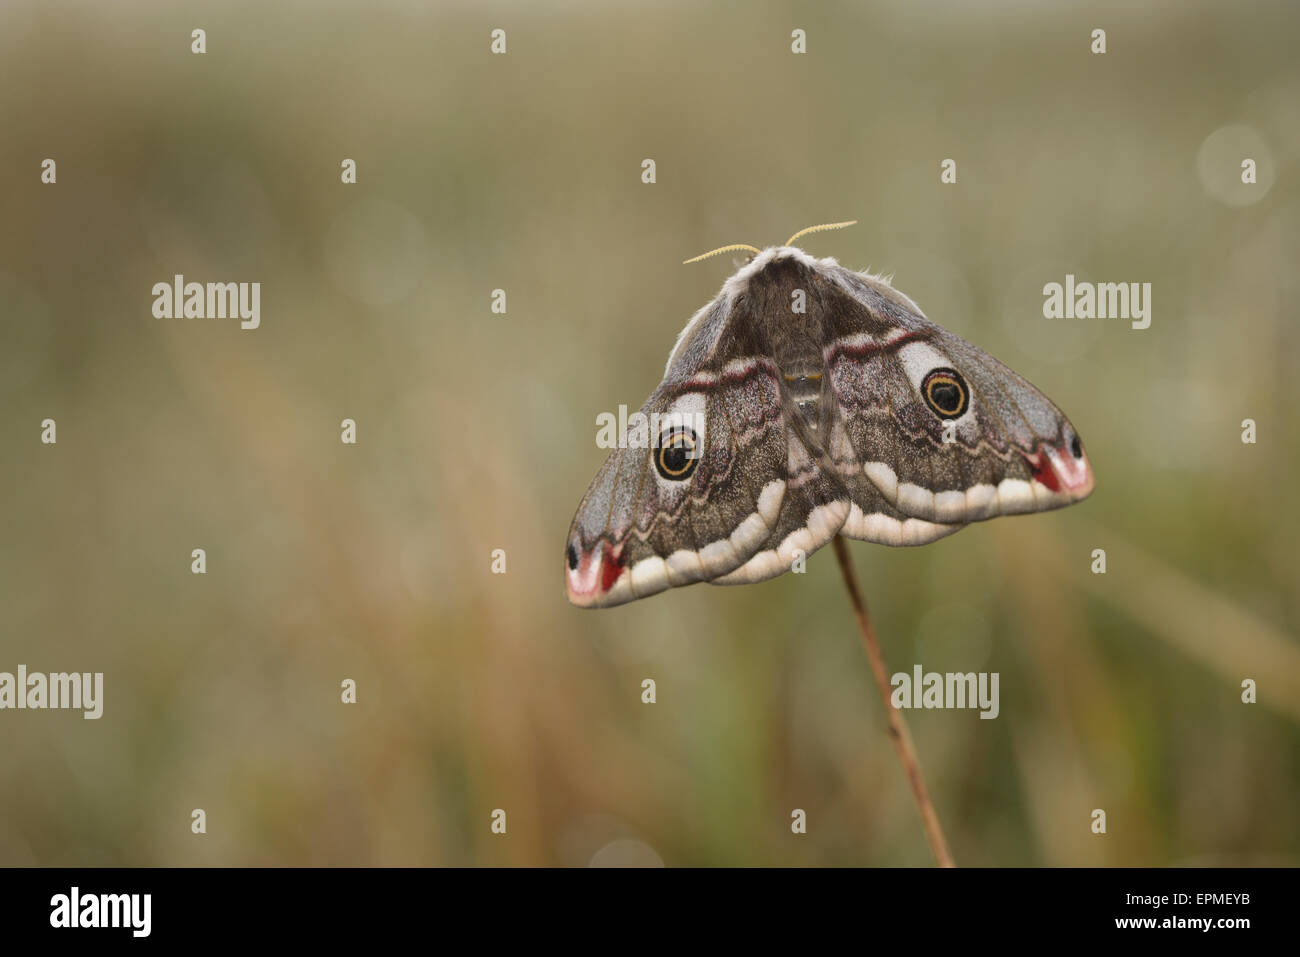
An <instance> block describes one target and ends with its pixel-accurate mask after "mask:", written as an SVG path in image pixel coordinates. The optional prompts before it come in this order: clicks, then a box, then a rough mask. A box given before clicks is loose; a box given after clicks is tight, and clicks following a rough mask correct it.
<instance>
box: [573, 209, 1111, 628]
mask: <svg viewBox="0 0 1300 957" xmlns="http://www.w3.org/2000/svg"><path fill="white" fill-rule="evenodd" d="M841 225H849V224H847V223H844V224H832V225H831V226H825V227H811V228H810V229H808V230H802V231H800V232H799V233H796V234H795V235H794V236H792V237H791V238H790V239H789V240H788V241H787V242H786V244H785V245H783V246H773V247H769V248H767V249H763V250H759V249H757V248H756V247H753V246H728V247H723V249H721V250H715V251H714V253H717V252H725V251H728V250H732V249H738V248H740V249H748V250H749V251H750V252H751V254H752V255H751V256H750V258H749V260H748V262H747V263H746V264H745V265H744V266H742V267H741V268H740V269H739V271H737V272H736V273H735V275H733V276H732V277H731V278H730V279H728V280H727V281H726V282H725V283H724V284H723V286H722V289H721V291H720V292H719V293H718V295H717V296H716V297H715V298H714V299H713V301H712V302H710V303H709V304H708V305H706V306H705V307H704V308H702V309H701V310H700V311H699V312H697V313H696V314H695V315H694V316H693V317H691V319H690V321H689V322H687V324H686V327H685V328H684V329H683V330H682V332H681V334H680V335H679V336H678V337H677V343H676V345H675V346H674V347H673V350H672V353H671V355H669V357H668V364H667V367H666V368H665V370H664V377H663V381H662V382H661V383H660V384H659V387H658V388H657V389H655V391H654V393H653V394H652V395H651V396H650V398H649V399H648V400H646V403H645V405H644V406H643V407H642V408H641V413H642V418H641V419H638V420H637V421H638V422H640V423H642V424H644V423H648V426H646V427H644V428H642V429H640V430H639V431H640V432H641V433H642V434H641V435H640V436H639V437H638V436H633V435H625V436H624V438H625V441H624V442H620V447H619V448H617V449H615V450H614V451H613V452H612V453H611V454H610V456H609V458H608V459H607V460H606V461H605V464H604V465H603V466H602V467H601V469H600V471H599V472H598V473H597V474H596V478H595V480H594V481H593V482H592V483H591V487H590V488H589V489H588V490H587V494H586V495H585V496H584V497H583V499H582V503H581V504H580V505H579V506H578V512H577V515H576V516H575V517H574V519H573V524H572V527H571V528H570V530H569V539H568V543H567V545H566V547H565V589H566V592H567V594H568V597H569V600H570V601H571V602H573V603H574V604H575V605H580V606H583V607H605V606H609V605H618V604H622V603H623V602H628V601H632V600H633V599H637V598H645V597H646V596H648V595H653V594H656V593H658V592H661V591H663V590H664V589H666V588H670V587H674V586H678V585H689V584H691V583H693V582H701V581H707V582H710V583H712V584H715V585H736V584H745V583H749V582H758V581H763V580H764V579H768V578H773V577H775V576H777V575H780V574H781V573H783V572H785V571H788V570H790V568H791V567H792V565H793V564H794V563H795V561H796V560H797V559H800V558H802V557H804V556H807V555H811V554H812V553H813V552H814V551H816V550H817V549H818V548H821V547H822V546H823V545H825V544H826V543H827V542H829V541H830V540H831V538H832V537H834V536H835V535H837V534H839V535H845V536H847V537H849V538H856V539H862V540H864V541H869V542H878V543H880V544H884V545H924V544H926V543H928V542H933V541H935V540H936V539H939V538H943V537H944V536H946V535H951V534H953V533H954V532H956V531H959V530H960V529H962V528H964V527H966V526H967V525H969V524H970V523H972V522H979V521H983V520H985V519H989V518H993V517H995V516H998V515H1014V514H1019V513H1025V512H1038V511H1044V510H1046V509H1052V508H1059V507H1061V506H1064V505H1069V504H1072V503H1073V502H1077V501H1079V500H1080V499H1083V498H1086V497H1087V496H1088V495H1089V494H1090V493H1091V492H1092V489H1093V484H1094V478H1093V473H1092V467H1091V465H1090V463H1089V461H1088V456H1087V454H1086V453H1085V452H1084V448H1083V443H1082V441H1081V440H1080V438H1079V433H1078V432H1077V431H1075V429H1074V427H1073V426H1072V425H1071V424H1070V422H1069V420H1068V419H1066V417H1065V416H1064V415H1063V414H1062V413H1061V410H1060V409H1058V408H1057V407H1056V406H1055V405H1053V404H1052V402H1051V400H1050V399H1048V398H1047V396H1045V395H1043V393H1041V392H1039V391H1038V390H1037V389H1036V388H1034V387H1033V386H1032V385H1030V384H1029V383H1028V382H1027V381H1026V380H1025V379H1023V378H1022V377H1021V376H1019V375H1017V374H1016V373H1015V372H1013V371H1012V370H1011V369H1009V368H1007V367H1006V366H1005V365H1003V364H1002V363H1001V362H999V361H998V360H997V359H995V358H993V357H992V356H990V355H989V354H988V353H986V352H983V351H981V350H980V349H977V348H976V347H975V346H973V345H971V344H970V343H969V342H967V341H966V340H965V339H962V338H960V337H959V336H956V335H954V334H953V333H951V332H948V331H947V330H946V329H943V328H940V327H939V326H937V325H935V324H934V323H933V322H931V321H930V320H929V319H927V318H926V316H925V314H924V313H923V312H922V311H921V309H920V307H918V306H917V305H916V303H914V302H913V301H912V300H911V299H909V298H908V297H907V296H905V295H903V294H902V293H901V292H899V291H898V290H897V289H895V288H893V286H892V285H891V284H890V282H889V281H887V280H885V279H883V278H881V277H879V276H872V275H868V274H866V273H860V272H854V271H853V270H850V269H847V268H845V267H844V266H841V265H840V264H839V263H838V262H836V261H835V260H834V259H829V258H827V259H817V258H814V257H812V256H810V255H809V254H808V253H806V252H804V251H803V250H801V249H798V248H796V247H795V246H793V245H792V243H793V242H794V241H795V240H796V239H798V238H799V237H800V236H802V235H804V234H805V233H807V232H810V231H816V230H819V229H826V228H836V227H838V226H841ZM714 253H706V254H705V255H706V256H708V255H713V254H714ZM702 258H704V257H697V259H702ZM688 261H691V262H693V261H695V260H688ZM633 418H635V417H633ZM629 431H630V430H629ZM638 438H639V440H638ZM623 445H626V446H627V447H622V446H623Z"/></svg>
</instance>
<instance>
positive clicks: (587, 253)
mask: <svg viewBox="0 0 1300 957" xmlns="http://www.w3.org/2000/svg"><path fill="white" fill-rule="evenodd" d="M197 27H201V28H203V29H205V30H206V31H207V44H208V52H207V53H206V54H205V55H202V56H196V55H193V54H191V53H190V31H191V30H193V29H194V28H197ZM497 27H500V28H503V29H505V30H506V32H507V42H508V53H507V54H506V55H505V56H492V55H490V54H489V52H488V47H489V32H490V30H492V29H493V28H497ZM1094 27H1101V28H1104V29H1105V30H1106V31H1107V42H1108V48H1109V52H1107V53H1106V54H1105V55H1104V56H1096V55H1093V54H1091V53H1090V52H1089V46H1090V40H1089V34H1090V31H1091V30H1092V29H1093V28H1094ZM1298 27H1300V9H1297V8H1296V7H1295V5H1294V4H1284V3H1276V4H1274V3H1262V2H1253V3H1245V4H1238V5H1231V6H1229V5H1223V4H1214V3H1209V2H1194V3H1184V2H1173V0H1166V2H1157V3H1151V4H1143V5H1141V8H1140V9H1134V8H1133V6H1132V5H1130V4H1124V3H1118V2H1116V3H1103V4H1097V5H1090V6H1084V5H1082V4H1051V5H1041V6H1039V5H1032V4H1025V3H1020V2H993V3H982V4H980V5H978V6H976V5H974V4H964V3H956V2H946V3H935V4H911V3H904V2H901V0H899V2H886V3H873V4H870V5H865V4H852V3H847V2H844V3H822V4H817V5H815V6H811V7H810V6H805V5H801V4H793V3H777V2H762V3H743V4H742V3H738V2H737V3H698V4H687V3H676V4H656V5H654V6H651V5H649V4H630V3H620V4H612V5H611V4H595V3H580V2H575V3H558V4H545V5H538V4H524V3H494V4H469V3H463V4H453V3H435V4H416V3H393V2H387V3H384V2H380V3H370V4H365V5H360V4H357V5H348V4H341V3H328V4H326V3H306V2H298V3H276V4H261V3H192V4H186V5H183V6H177V5H171V4H162V3H140V2H136V3H118V4H111V5H108V4H100V3H90V2H80V3H41V4H37V3H32V2H23V0H19V2H7V3H5V5H4V6H3V7H0V80H2V81H3V89H4V90H5V93H4V95H3V98H2V99H0V121H2V122H3V128H4V135H3V137H0V171H2V175H0V211H2V213H3V217H4V223H5V229H4V230H3V233H2V234H0V439H2V440H3V447H2V449H3V451H0V456H2V458H0V490H2V491H3V494H4V499H5V503H6V504H5V508H4V509H3V510H2V511H0V670H7V671H13V670H15V669H16V668H17V666H18V665H19V664H20V663H21V664H26V665H27V666H28V668H29V669H31V670H45V671H59V670H77V671H103V672H104V673H105V706H104V717H103V718H102V719H101V720H100V721H98V722H93V721H84V720H83V719H82V718H81V716H80V714H79V713H76V712H48V711H47V712H31V711H24V712H16V711H7V712H4V713H0V754H3V760H2V761H0V864H8V865H24V864H60V865H79V864H103V865H111V864H145V865H166V864H171V865H176V864H179V865H188V864H344V863H347V864H456V865H464V864H524V865H531V864H576V865H582V864H586V863H588V862H590V861H593V860H595V861H596V862H598V863H655V862H658V861H663V862H666V863H668V864H740V865H756V864H794V865H816V864H832V865H847V864H887V865H896V864H926V863H928V862H929V860H930V858H929V851H928V849H927V847H926V844H925V840H924V836H923V834H922V830H921V827H920V823H919V819H918V817H917V814H916V810H915V808H914V806H913V804H912V801H911V798H910V795H909V793H908V790H907V786H906V783H905V780H904V778H903V775H902V773H901V771H900V769H899V767H898V765H897V761H896V759H895V756H894V753H893V750H892V747H891V746H890V743H889V740H888V737H887V735H886V733H885V722H884V715H883V713H882V710H881V704H880V701H879V700H878V696H877V694H876V692H875V690H874V687H873V685H872V682H871V679H870V675H869V671H868V667H867V662H866V659H865V656H864V655H863V652H862V649H861V648H860V646H859V643H858V639H857V637H856V635H855V632H854V628H853V622H852V617H851V614H850V610H849V607H848V603H847V600H846V597H845V595H844V593H843V591H842V588H841V586H840V583H839V581H838V573H837V570H836V568H835V566H834V561H833V559H832V558H831V556H830V554H829V552H826V553H824V554H819V555H817V556H816V557H814V558H813V559H811V560H810V562H809V570H808V573H807V574H806V575H803V576H785V577H783V578H780V579H777V580H775V581H772V582H769V583H766V584H762V585H756V586H750V587H745V588H739V589H719V588H709V587H707V586H697V587H693V588H689V589H683V590H678V591H674V592H671V593H668V594H665V595H662V596H659V597H656V598H653V599H650V600H647V601H644V602H637V603H634V604H631V605H628V606H624V607H621V608H617V609H612V610H607V611H601V612H596V613H592V612H583V611H578V610H576V609H573V608H571V607H569V605H568V604H567V603H566V601H565V599H564V594H563V587H562V576H561V568H562V564H561V563H562V552H563V546H564V542H565V534H566V531H567V528H568V524H569V521H570V519H571V517H572V513H573V510H574V508H575V507H576V505H577V503H578V500H579V498H580V497H581V495H582V493H583V491H584V489H585V488H586V485H587V483H588V482H589V481H590V479H591V478H592V477H593V476H594V474H595V472H596V469H597V467H598V466H599V464H600V461H601V460H602V456H603V454H604V453H603V452H601V451H600V450H598V449H596V448H595V445H594V437H595V432H596V428H595V416H596V414H597V413H598V412H600V411H605V410H608V411H614V410H616V409H617V407H618V405H619V404H620V403H626V404H627V405H628V406H629V407H631V408H636V407H638V406H639V405H640V403H641V402H642V401H643V399H644V398H645V396H646V395H648V394H649V393H650V391H651V390H652V389H653V387H654V386H655V385H656V383H657V382H658V379H659V376H660V375H661V373H662V367H663V362H664V359H665V357H666V355H667V353H668V350H669V348H670V346H671V344H672V342H673V339H674V337H675V336H676V334H677V332H678V330H679V329H680V327H681V326H682V324H683V323H684V322H685V320H686V318H687V317H688V316H690V314H691V313H692V312H693V311H694V310H695V309H697V308H698V307H699V306H700V305H702V304H703V303H704V302H705V301H707V300H708V299H709V298H710V297H711V296H712V295H713V294H714V293H715V291H716V289H717V287H718V286H719V285H720V284H721V282H722V280H723V279H724V278H725V276H726V274H727V273H728V272H729V270H730V269H731V265H730V264H729V263H728V262H727V261H726V260H719V261H713V262H709V263H706V264H702V265H697V266H692V267H683V266H681V265H680V262H681V260H682V259H684V258H686V257H688V256H691V255H694V254H696V253H698V252H701V251H703V250H705V249H709V248H712V247H714V246H718V245H721V244H724V243H732V242H748V243H756V244H759V245H766V244H770V243H774V242H780V241H781V240H783V239H784V238H785V237H786V236H787V235H789V234H790V233H793V232H794V231H795V230H796V229H798V228H800V227H802V226H806V225H810V224H812V223H820V222H828V221H835V220H842V219H849V218H856V219H858V220H859V225H858V226H856V227H854V228H853V229H850V230H846V231H843V232H840V233H832V234H826V235H820V236H813V237H809V238H808V240H807V241H806V243H805V245H806V248H808V249H809V251H811V252H814V253H816V254H818V255H834V256H836V257H837V258H839V259H840V260H841V261H842V262H844V263H845V264H847V265H850V266H854V267H859V268H865V267H868V266H869V267H871V268H872V269H873V270H877V271H884V272H889V273H893V274H894V276H895V282H896V284H897V285H898V287H899V288H900V289H902V290H904V291H905V292H906V293H907V294H908V295H909V296H911V297H913V298H914V299H915V300H917V302H919V303H920V304H921V306H922V307H923V308H924V309H925V310H926V312H927V313H928V314H929V315H930V317H931V318H933V319H934V320H935V321H937V322H939V323H941V324H943V325H945V326H946V327H948V328H950V329H952V330H953V331H955V332H957V333H958V334H960V335H962V336H964V337H966V338H968V339H970V340H972V341H973V342H975V343H976V344H977V345H979V346H981V347H982V348H985V349H987V350H988V351H990V352H992V353H993V354H995V355H997V356H998V357H999V358H1001V359H1002V360H1003V361H1005V362H1007V363H1008V364H1009V365H1011V366H1012V367H1013V368H1016V369H1017V370H1018V371H1020V372H1021V373H1023V374H1024V375H1026V376H1027V377H1028V378H1029V379H1030V380H1031V381H1033V382H1035V383H1036V384H1038V385H1039V386H1040V387H1041V388H1042V389H1043V390H1044V391H1045V392H1047V393H1048V394H1049V395H1050V396H1051V397H1052V398H1053V399H1054V400H1055V401H1056V402H1057V403H1058V404H1059V405H1060V406H1061V407H1062V408H1063V409H1064V410H1066V412H1067V414H1068V415H1069V416H1070V418H1071V419H1072V421H1073V422H1074V424H1075V425H1076V426H1077V427H1078V428H1079V430H1080V432H1081V434H1082V435H1083V437H1084V440H1085V442H1086V443H1087V445H1088V449H1089V453H1090V456H1091V458H1092V461H1093V463H1094V466H1095V469H1096V472H1097V475H1098V483H1099V484H1098V490H1097V492H1096V493H1095V494H1094V496H1093V497H1092V498H1091V499H1090V500H1089V501H1088V502H1087V503H1085V504H1083V505H1081V506H1078V507H1076V508H1073V509H1070V510H1067V511H1064V512H1057V513H1051V514H1047V515H1040V516H1033V517H1022V518H1013V519H1006V520H1000V521H995V522H990V523H986V524H983V525H977V526H974V527H972V528H971V529H968V530H966V531H964V532H962V533H961V534H959V535H957V536H955V537H954V538H952V539H949V540H945V541H942V542H938V543H936V544H934V545H931V546H927V547H925V548H921V549H903V550H895V549H886V548H883V547H878V546H870V545H865V544H854V545H853V554H854V557H855V560H856V562H857V564H858V570H859V574H860V577H861V578H862V583H863V587H864V589H865V592H866V595H867V598H868V601H869V602H870V603H871V605H872V608H873V612H874V615H875V618H876V621H877V626H878V629H879V631H880V634H881V636H882V640H883V642H884V646H885V653H886V659H887V661H888V663H889V665H890V667H891V670H893V671H899V670H909V671H910V669H911V667H912V665H913V664H914V663H921V664H923V665H924V667H925V668H926V669H927V670H936V671H968V670H984V671H997V672H999V673H1000V674H1001V716H1000V717H999V718H998V719H997V720H996V721H981V720H979V719H978V718H977V716H976V714H975V713H974V712H954V711H938V712H911V713H909V715H908V718H909V720H910V722H911V725H912V730H913V734H914V736H915V738H916V744H917V748H918V751H919V753H920V755H921V760H922V763H923V766H924V768H925V770H926V773H927V776H928V779H929V783H930V787H931V791H932V793H933V796H934V799H935V803H936V806H937V808H938V811H939V814H940V817H941V819H942V821H943V822H944V825H945V827H946V830H947V833H948V837H949V841H950V843H951V844H952V847H953V851H954V854H955V856H956V859H957V861H958V862H959V863H965V864H971V865H975V864H979V865H1003V864H1034V865H1044V864H1045V865H1063V864H1085V865H1094V864H1111V865H1160V864H1208V863H1215V864H1266V863H1273V864H1296V863H1298V862H1300V800H1297V793H1298V786H1300V728H1298V727H1297V723H1298V722H1300V664H1297V662H1300V650H1298V646H1297V640H1296V637H1295V636H1296V634H1297V624H1298V622H1300V602H1298V600H1297V595H1296V589H1295V583H1296V561H1295V548H1296V542H1297V541H1298V540H1300V523H1298V522H1297V511H1296V508H1295V505H1294V487H1295V479H1294V475H1295V472H1296V468H1297V465H1300V443H1298V441H1297V439H1298V436H1297V429H1296V414H1295V410H1294V408H1293V406H1292V403H1291V401H1290V400H1291V398H1292V397H1293V393H1294V388H1293V384H1294V381H1295V373H1296V368H1297V358H1300V356H1298V352H1300V341H1298V333H1297V322H1296V320H1297V315H1296V303H1297V291H1298V289H1297V286H1298V280H1297V276H1296V268H1295V267H1296V262H1297V257H1298V254H1300V215H1298V214H1300V192H1298V191H1297V188H1296V185H1295V173H1296V170H1297V161H1298V160H1300V68H1298V67H1297V62H1296V59H1295V54H1294V43H1295V39H1296V36H1297V28H1298ZM795 28H802V29H804V30H806V31H807V36H808V53H807V54H806V55H802V56H796V55H792V54H791V52H790V33H791V31H792V30H793V29H795ZM1225 128H1226V129H1225ZM1216 131H1217V132H1216ZM1242 155H1252V156H1253V158H1255V159H1256V160H1257V162H1258V164H1259V179H1260V182H1259V184H1258V185H1257V186H1255V187H1253V188H1251V187H1243V186H1241V185H1240V184H1239V181H1238V177H1239V165H1238V164H1239V162H1240V158H1241V156H1242ZM46 157H52V158H54V159H56V161H57V163H58V183H57V185H54V186H49V185H42V184H41V183H40V181H39V174H40V163H41V160H42V159H44V158H46ZM345 157H349V158H353V159H355V160H356V161H357V164H358V180H359V182H358V184H357V185H355V186H344V185H342V184H340V182H339V172H340V162H341V161H342V159H343V158H345ZM647 157H649V158H653V159H655V160H656V162H657V165H658V182H657V183H656V184H655V185H653V186H647V185H643V184H642V183H641V181H640V168H641V161H642V160H643V159H644V158H647ZM948 157H951V158H953V159H955V160H956V161H957V165H958V183H957V185H955V186H943V185H940V183H939V164H940V161H941V160H942V159H944V158H948ZM1067 272H1072V273H1074V274H1075V275H1076V276H1078V277H1079V278H1080V279H1081V280H1082V279H1086V280H1090V281H1136V282H1150V283H1152V284H1153V307H1154V310H1153V316H1154V318H1153V322H1152V325H1151V328H1150V329H1147V330H1145V331H1134V330H1131V329H1129V328H1128V324H1127V323H1125V322H1122V321H1103V320H1081V321H1077V322H1069V321H1064V320H1061V321H1050V320H1045V319H1043V317H1042V313H1041V309H1042V301H1043V297H1042V286H1043V284H1044V283H1047V282H1051V281H1057V282H1060V281H1062V280H1063V277H1064V275H1065V274H1066V273H1067ZM175 273H183V274H184V275H185V276H186V277H187V279H193V280H197V281H200V282H206V281H259V282H261V283H262V301H261V302H262V326H261V328H260V329H258V330H257V331H241V330H240V329H239V328H238V325H237V323H235V322H233V321H206V320H189V321H184V320H159V319H154V318H153V316H152V315H151V305H152V293H151V287H152V285H153V284H154V283H155V282H160V281H169V280H170V278H171V277H172V276H173V274H175ZM495 288H504V289H505V290H506V291H507V295H508V314H507V315H506V316H505V317H500V316H494V315H492V313H491V312H490V311H489V305H490V294H491V291H492V290H493V289H495ZM46 417H53V418H55V419H56V420H57V422H58V444H57V445H56V446H52V447H47V446H43V445H41V444H40V442H39V434H40V425H39V424H40V421H41V420H42V419H43V418H46ZM345 417H351V418H354V419H355V420H356V421H357V423H358V435H359V441H358V444H357V445H356V446H355V447H348V446H344V445H342V444H341V443H340V441H339V422H340V420H341V419H343V418H345ZM1247 417H1250V418H1254V419H1255V420H1256V421H1257V423H1258V433H1259V440H1258V443H1257V444H1256V445H1243V444H1242V442H1241V441H1240V422H1241V420H1242V419H1244V418H1247ZM196 547H203V548H205V549H207V553H208V573H207V574H206V575H205V576H195V575H192V574H191V573H190V552H191V549H193V548H196ZM494 548H504V549H505V550H506V552H507V555H508V573H507V574H506V575H504V576H498V575H492V574H490V553H491V551H492V549H494ZM1094 548H1105V549H1107V552H1108V573H1107V574H1106V575H1105V576H1095V575H1092V574H1091V573H1090V572H1089V565H1090V563H1091V551H1092V549H1094ZM346 677H350V678H354V679H356V681H357V682H358V688H359V691H358V696H359V701H358V703H357V704H356V705H355V706H343V705H341V704H340V703H339V683H340V681H342V679H343V678H346ZM646 677H651V678H654V679H655V680H656V681H657V683H658V703H657V704H655V705H653V706H648V705H643V704H641V702H640V683H641V680H642V679H643V678H646ZM1246 677H1251V678H1254V679H1256V680H1257V681H1258V682H1259V696H1260V702H1259V704H1257V705H1253V706H1250V705H1244V704H1242V703H1241V702H1240V682H1241V680H1242V679H1243V678H1246ZM199 807H201V808H204V809H205V811H206V812H207V817H208V833H207V834H206V835H203V836H195V835H192V834H191V833H190V826H189V825H190V811H191V809H193V808H199ZM1098 807H1100V808H1104V809H1105V810H1106V811H1107V814H1108V833H1107V834H1106V835H1105V836H1096V835H1093V834H1091V833H1090V830H1089V824H1090V817H1089V815H1090V812H1091V810H1092V809H1093V808H1098ZM494 808H504V809H506V810H507V812H508V815H509V817H508V825H509V829H508V834H507V835H506V836H504V837H501V836H494V835H492V834H491V833H490V830H489V823H490V820H489V815H490V813H491V811H492V810H493V809H494ZM794 808H803V809H804V810H806V811H807V814H808V821H809V827H808V834H807V835H805V836H795V835H792V834H791V833H790V826H789V822H790V814H791V810H792V809H794Z"/></svg>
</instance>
